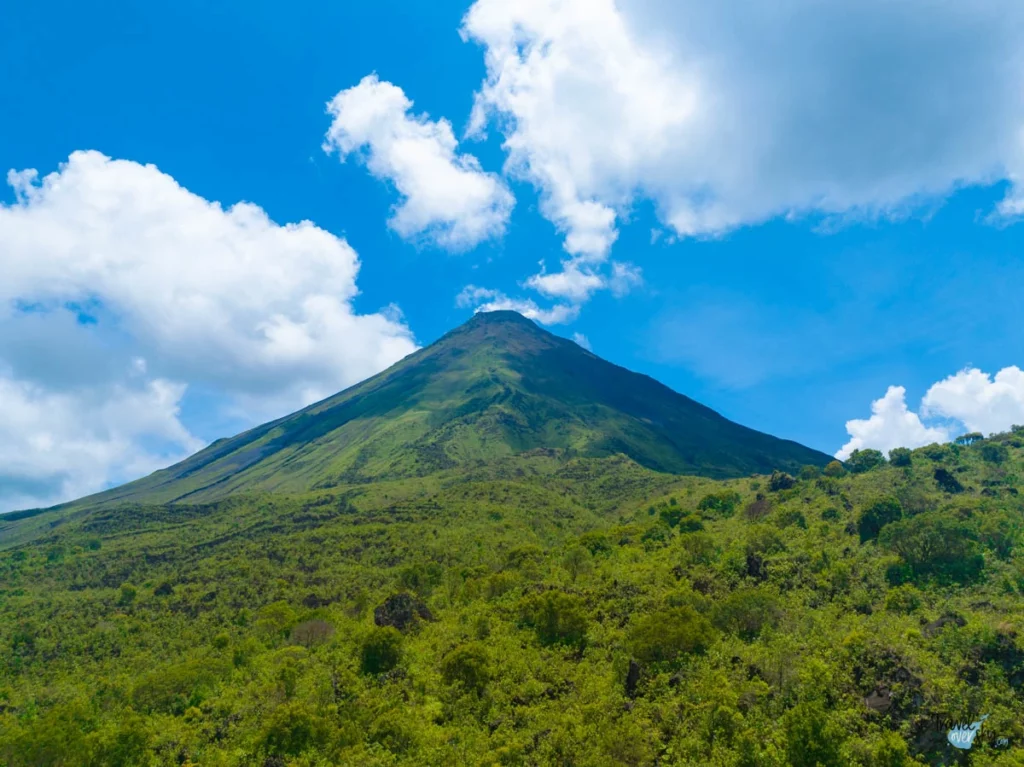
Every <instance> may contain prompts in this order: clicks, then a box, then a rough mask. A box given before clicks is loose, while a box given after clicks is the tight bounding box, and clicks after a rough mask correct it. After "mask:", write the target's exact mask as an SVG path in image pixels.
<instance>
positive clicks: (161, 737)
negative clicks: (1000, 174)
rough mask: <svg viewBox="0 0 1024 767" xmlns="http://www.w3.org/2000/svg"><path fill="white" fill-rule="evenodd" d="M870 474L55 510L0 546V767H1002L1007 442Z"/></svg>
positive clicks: (1021, 511) (532, 457) (575, 469)
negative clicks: (954, 738) (964, 737)
mask: <svg viewBox="0 0 1024 767" xmlns="http://www.w3.org/2000/svg"><path fill="white" fill-rule="evenodd" d="M871 458H872V456H871V455H870V454H866V455H860V456H858V459H857V460H856V461H854V462H852V463H851V464H850V466H851V468H855V469H856V470H857V471H858V473H849V472H846V471H843V470H841V469H840V470H837V467H836V466H832V467H830V468H829V469H827V471H828V473H829V474H833V475H834V476H824V475H822V473H821V471H820V469H818V468H817V467H809V468H808V469H806V470H805V471H804V472H802V473H798V475H797V477H796V478H795V479H794V478H792V477H789V476H784V475H778V474H776V475H775V476H768V475H763V476H753V477H749V476H748V477H744V478H740V479H732V480H723V481H715V480H711V479H705V478H698V477H693V476H672V475H668V474H664V473H656V472H653V471H651V470H649V469H647V468H644V467H642V466H640V465H639V464H638V463H636V462H635V461H634V460H632V459H630V458H627V457H625V456H610V457H605V458H578V457H577V458H572V457H567V456H566V455H564V454H560V453H558V452H557V451H547V450H532V451H529V452H527V453H524V454H520V455H511V456H506V457H498V458H496V459H495V460H494V461H492V462H490V463H487V464H484V465H479V466H477V465H468V466H458V467H453V468H450V469H446V470H442V471H440V472H436V473H434V474H431V475H429V476H424V477H417V476H408V477H395V478H392V479H382V480H381V481H378V482H374V483H366V482H359V481H352V482H344V481H342V478H337V480H338V481H337V484H335V485H333V486H331V487H324V488H322V489H319V490H316V491H313V492H306V493H302V494H296V495H285V494H280V493H278V494H268V493H259V494H248V495H246V494H239V495H235V496H232V497H229V498H224V499H220V500H215V501H211V502H208V503H192V504H177V505H172V506H167V505H138V504H135V505H123V506H112V507H108V508H100V509H94V510H91V511H83V512H82V513H80V514H78V515H74V516H71V517H68V518H62V519H65V521H64V522H63V523H61V524H58V525H57V526H55V527H53V528H50V529H49V530H48V531H47V532H46V534H45V535H44V536H43V537H42V538H40V539H38V540H36V541H35V542H33V543H27V544H22V545H18V546H15V547H14V548H13V549H11V550H8V551H4V552H0V764H3V765H6V767H22V766H23V765H110V764H130V765H182V764H191V765H201V766H202V767H215V766H220V765H257V766H259V765H262V766H263V767H280V766H283V765H304V766H311V765H339V764H340V765H359V766H360V767H362V766H364V765H381V766H383V765H410V766H412V765H417V766H418V765H578V766H580V767H582V766H584V765H586V766H591V765H593V766H595V767H596V766H598V765H601V766H603V765H609V766H610V765H694V764H700V765H716V766H717V765H721V766H723V767H724V766H726V765H730V766H734V765H735V766H740V765H742V766H744V767H746V766H754V765H765V766H769V765H770V766H773V767H774V766H779V767H781V766H782V765H797V766H798V767H805V766H806V767H812V766H813V765H824V766H825V767H831V766H833V765H835V766H837V767H838V766H840V765H842V766H844V767H845V766H846V765H862V766H864V767H882V766H883V765H884V766H885V767H893V766H897V765H915V764H953V763H963V764H968V763H969V764H973V765H979V766H987V765H1022V764H1024V748H1022V745H1024V695H1022V690H1021V682H1022V681H1024V643H1022V640H1021V634H1020V632H1021V631H1022V630H1024V614H1022V612H1021V609H1020V606H1021V595H1022V593H1024V554H1022V553H1021V550H1020V547H1019V543H1020V533H1021V523H1022V520H1024V496H1022V495H1021V494H1020V493H1021V490H1024V433H1013V434H1007V435H1000V436H997V437H994V438H992V439H989V440H983V441H980V442H977V443H975V444H971V445H963V446H960V445H947V446H932V447H930V448H924V449H921V450H917V451H914V452H913V453H912V454H909V453H908V454H906V455H902V454H901V455H898V456H896V462H898V463H905V462H906V463H908V464H909V465H899V466H897V465H892V464H889V463H886V464H883V465H877V466H873V465H872V463H873V462H872V460H871ZM34 519H38V517H37V518H34ZM377 623H382V624H385V625H377ZM396 626H397V627H396ZM399 627H400V628H399ZM984 715H988V718H987V719H986V720H985V721H984V724H983V725H982V728H981V730H980V734H979V736H978V740H977V742H976V743H975V745H974V747H973V749H972V750H971V751H970V752H957V751H955V750H954V749H953V748H952V747H950V746H949V745H948V744H947V742H946V739H945V730H946V726H945V725H943V724H942V720H946V719H953V720H967V721H974V720H977V719H979V718H980V717H981V716H984ZM1002 738H1005V739H1006V743H1001V742H1000V741H999V739H1002ZM958 759H959V762H958V761H957V760H958Z"/></svg>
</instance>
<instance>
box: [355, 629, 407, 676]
mask: <svg viewBox="0 0 1024 767" xmlns="http://www.w3.org/2000/svg"><path fill="white" fill-rule="evenodd" d="M401 659H402V635H401V634H400V633H399V631H398V629H396V628H394V627H393V626H374V627H373V628H372V629H370V631H369V632H368V633H367V635H366V637H365V638H364V639H363V643H362V648H361V650H360V663H361V667H362V669H363V673H365V674H383V673H384V672H386V671H390V670H391V669H393V668H394V667H395V666H397V665H398V662H399V661H400V660H401Z"/></svg>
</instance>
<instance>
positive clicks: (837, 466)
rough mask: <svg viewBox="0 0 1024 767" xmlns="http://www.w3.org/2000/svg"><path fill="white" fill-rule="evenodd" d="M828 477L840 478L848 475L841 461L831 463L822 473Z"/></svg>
mask: <svg viewBox="0 0 1024 767" xmlns="http://www.w3.org/2000/svg"><path fill="white" fill-rule="evenodd" d="M821 473H822V474H824V475H825V476H826V477H832V478H838V477H842V476H843V475H845V474H846V469H845V468H844V467H843V464H841V463H839V461H830V462H829V463H828V464H827V465H826V466H825V468H824V469H822V471H821Z"/></svg>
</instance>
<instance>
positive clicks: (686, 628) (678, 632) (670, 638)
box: [629, 606, 715, 663]
mask: <svg viewBox="0 0 1024 767" xmlns="http://www.w3.org/2000/svg"><path fill="white" fill-rule="evenodd" d="M714 633H715V632H714V629H713V627H712V626H711V623H710V622H709V621H708V619H707V618H705V617H704V616H703V615H700V614H699V613H698V612H697V611H696V610H694V609H693V608H692V607H687V606H682V607H675V608H670V609H667V610H661V611H658V612H654V613H650V614H648V615H644V616H641V617H640V618H638V619H637V620H636V621H635V622H634V623H633V624H632V627H631V628H630V632H629V647H630V649H631V651H632V653H633V655H635V656H636V657H637V658H638V659H640V660H641V661H642V662H645V663H671V662H673V661H675V660H676V659H677V658H678V657H679V656H680V655H683V654H686V653H703V652H704V651H705V650H707V648H708V646H709V645H710V644H711V642H712V641H714Z"/></svg>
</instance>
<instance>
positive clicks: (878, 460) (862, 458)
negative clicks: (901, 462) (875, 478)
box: [846, 449, 885, 474]
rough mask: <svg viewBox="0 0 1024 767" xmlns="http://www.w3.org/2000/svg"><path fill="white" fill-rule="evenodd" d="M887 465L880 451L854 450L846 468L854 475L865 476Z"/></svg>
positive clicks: (847, 460)
mask: <svg viewBox="0 0 1024 767" xmlns="http://www.w3.org/2000/svg"><path fill="white" fill-rule="evenodd" d="M884 464H885V456H884V455H882V453H881V451H879V450H870V449H868V450H854V451H853V453H852V454H851V455H850V457H849V458H847V459H846V467H847V468H848V469H849V470H850V471H851V472H853V473H854V474H863V473H864V472H866V471H871V470H872V469H876V468H878V467H879V466H882V465H884Z"/></svg>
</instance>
